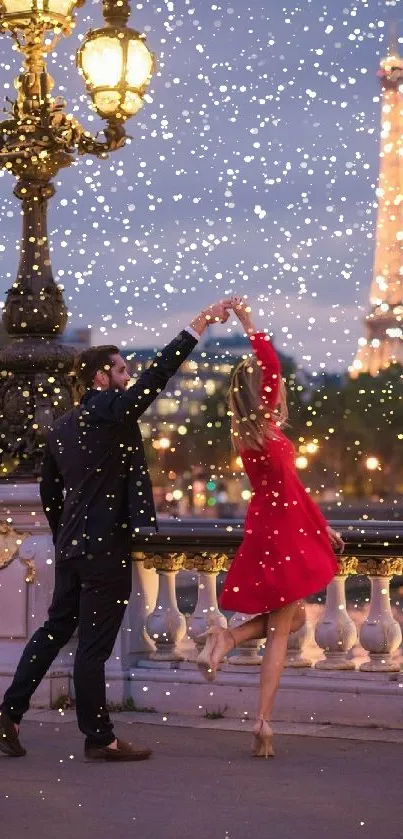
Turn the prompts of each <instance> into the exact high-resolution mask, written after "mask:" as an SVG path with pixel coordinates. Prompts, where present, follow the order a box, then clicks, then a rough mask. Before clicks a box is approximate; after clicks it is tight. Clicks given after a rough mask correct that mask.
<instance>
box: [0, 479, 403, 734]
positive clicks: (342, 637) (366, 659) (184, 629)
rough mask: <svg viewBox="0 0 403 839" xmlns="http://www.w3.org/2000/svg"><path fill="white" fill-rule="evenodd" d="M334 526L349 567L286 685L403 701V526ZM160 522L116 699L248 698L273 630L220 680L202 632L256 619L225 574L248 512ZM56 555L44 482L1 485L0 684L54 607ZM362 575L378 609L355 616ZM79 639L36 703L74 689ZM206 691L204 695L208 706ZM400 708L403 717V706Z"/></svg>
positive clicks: (136, 595) (294, 652)
mask: <svg viewBox="0 0 403 839" xmlns="http://www.w3.org/2000/svg"><path fill="white" fill-rule="evenodd" d="M5 487H6V488H5ZM334 525H335V527H337V529H339V530H341V531H342V534H343V538H344V540H345V542H346V550H345V553H344V555H343V556H342V557H340V558H339V560H338V565H339V573H338V574H337V576H336V577H335V578H334V580H333V581H332V582H331V584H330V585H329V586H328V588H327V592H326V593H324V595H323V603H322V605H321V606H319V607H315V608H316V613H317V616H316V617H315V621H314V623H313V622H312V620H311V619H309V620H307V622H306V623H305V625H304V626H303V627H302V628H301V629H300V630H299V631H298V632H296V633H293V634H292V635H291V636H290V638H289V644H288V655H287V667H286V671H285V676H284V677H283V681H282V684H283V682H284V684H285V685H287V679H288V684H289V685H290V686H291V685H292V684H293V685H296V686H297V688H298V690H300V689H301V688H302V687H304V689H305V688H307V686H308V684H309V685H311V686H312V685H314V687H315V691H316V692H317V691H322V692H323V691H324V690H327V689H330V688H329V686H332V685H333V686H335V685H336V684H337V689H338V690H339V691H341V694H342V695H341V694H340V702H345V703H346V704H345V707H347V705H348V707H350V705H349V704H348V703H349V700H348V694H349V693H351V694H352V693H353V694H354V696H355V697H357V696H358V694H359V693H360V692H362V691H363V689H364V687H365V690H364V693H365V692H366V693H368V691H369V693H371V691H372V692H374V691H375V693H376V692H377V691H378V694H379V691H381V693H382V691H383V693H382V696H383V695H384V694H385V696H386V695H387V694H388V693H389V694H390V692H391V691H392V693H393V695H394V696H398V695H399V702H400V703H401V697H400V691H398V688H400V687H403V683H402V684H401V683H400V677H399V675H398V674H399V672H400V669H401V660H402V654H401V642H402V632H401V628H400V624H399V622H398V621H397V620H396V619H395V617H394V615H393V612H392V608H391V602H390V592H389V588H390V582H391V579H392V578H393V577H395V576H401V575H403V558H402V557H403V526H402V525H400V524H399V523H394V522H374V521H372V522H371V521H370V522H369V521H365V522H361V521H359V522H345V521H344V522H335V523H334ZM160 528H161V529H160V531H159V532H158V534H153V535H140V536H139V537H138V538H137V539H136V542H135V544H134V545H133V548H134V550H133V594H132V598H131V601H130V604H129V607H128V609H127V612H126V616H125V619H124V623H123V625H122V629H121V632H120V633H119V637H118V639H117V642H116V644H115V648H114V650H113V653H112V656H111V658H110V660H109V662H108V664H107V678H108V685H109V690H110V698H111V699H112V700H113V701H114V702H123V701H124V699H125V698H126V699H127V698H128V697H129V696H130V697H132V698H134V699H135V701H136V704H137V705H144V706H148V704H149V697H151V698H152V699H153V703H152V704H153V705H154V706H155V705H159V706H160V710H164V708H168V709H169V710H170V711H171V712H174V710H175V701H176V702H179V699H178V697H179V696H180V697H181V701H182V699H183V696H184V695H185V694H186V695H187V696H188V697H190V700H189V701H190V705H191V707H192V708H196V707H198V708H201V707H202V706H203V707H206V704H208V702H207V700H206V696H207V694H206V690H207V691H208V696H209V697H214V699H213V700H211V702H213V701H218V700H220V696H221V695H222V698H223V702H224V704H225V703H227V695H228V696H230V697H232V699H231V700H230V701H234V702H235V700H234V695H235V694H234V691H235V692H236V691H238V694H237V695H238V698H239V696H240V693H241V692H243V697H244V699H245V702H246V696H247V692H248V690H250V689H251V688H252V687H253V688H254V690H255V689H256V685H257V682H258V674H259V664H260V661H261V649H260V648H261V646H262V644H263V643H264V639H257V640H256V641H250V642H248V643H247V644H245V645H244V646H243V647H241V648H238V649H236V650H235V651H233V653H232V654H231V655H230V656H229V657H228V659H227V661H226V662H225V663H224V664H223V665H222V667H221V669H220V672H219V674H218V678H217V681H216V683H214V686H213V688H212V689H211V686H209V685H206V683H204V682H203V680H202V678H201V676H200V674H199V672H198V670H197V667H196V664H195V658H196V655H197V651H198V649H199V647H200V641H198V636H199V635H200V634H202V633H203V632H204V631H205V630H206V629H208V628H209V626H211V625H212V624H216V623H218V624H220V625H221V626H226V625H227V620H228V621H229V625H230V626H231V625H232V626H235V625H237V624H238V623H240V622H242V621H243V620H245V619H247V618H248V617H249V616H246V615H242V614H235V615H232V616H230V615H224V614H222V613H221V612H220V610H219V607H218V601H217V577H218V576H219V575H222V574H223V573H225V570H226V569H227V568H228V567H229V565H230V563H231V558H232V556H233V554H234V552H235V550H236V548H237V547H238V545H239V543H240V541H241V539H242V522H239V521H219V520H217V521H216V520H211V519H209V520H185V521H183V522H176V521H167V522H160ZM53 561H54V556H53V545H52V540H51V537H50V534H49V531H48V529H47V525H46V521H45V520H44V518H43V514H42V512H41V508H40V503H39V498H38V493H37V487H35V486H33V485H32V486H31V485H25V487H24V485H19V486H17V487H12V486H10V485H3V486H0V693H1V690H2V689H4V688H5V687H6V685H7V684H8V683H9V681H10V678H11V675H12V673H13V671H14V669H15V665H16V662H17V660H18V657H19V655H20V653H21V650H22V648H23V646H24V644H25V642H26V640H27V638H28V637H29V636H30V635H31V634H32V632H33V631H34V630H35V628H36V627H37V626H38V625H40V624H41V623H42V622H43V620H44V619H45V617H46V612H47V608H48V605H49V602H50V595H51V591H52V584H53V568H52V566H53ZM185 575H186V576H185ZM359 575H361V576H362V577H365V578H367V581H368V583H367V585H368V588H369V589H370V590H369V593H368V600H369V608H368V609H367V610H366V612H367V613H366V614H365V615H364V618H363V619H362V620H361V622H360V621H357V620H353V617H354V609H352V608H349V609H348V608H347V599H346V583H347V581H348V580H351V579H352V578H357V577H358V576H359ZM182 578H185V580H186V583H187V584H189V581H190V582H191V583H192V584H193V586H194V592H195V593H196V588H197V602H196V606H195V609H194V611H193V612H192V613H191V614H184V613H183V612H181V610H180V608H179V607H178V592H180V591H182V585H181V580H182ZM364 584H365V581H364ZM352 615H353V617H352ZM74 646H75V641H74V639H72V641H71V642H70V643H69V645H67V647H65V648H64V650H63V651H61V654H60V656H59V657H58V659H57V661H56V662H55V663H54V665H53V667H52V669H51V671H50V673H49V677H48V680H47V682H45V683H44V684H43V685H42V686H41V687H40V688H38V691H37V693H36V695H35V703H36V704H39V705H45V706H46V705H49V704H50V703H51V702H52V701H54V700H55V698H56V697H57V695H59V694H60V693H70V692H71V690H72V685H71V673H72V659H73V656H74ZM337 674H338V675H337ZM394 674H395V675H394ZM336 678H337V679H338V680H337V682H336V681H335V679H336ZM292 679H293V680H294V681H293V682H292ZM307 679H308V680H310V681H307ZM332 680H333V681H332ZM185 683H186V685H187V690H186V691H184V689H182V692H181V693H179V692H178V686H180V685H182V688H183V685H184V684H185ZM157 685H159V686H160V687H159V688H158V690H159V693H158V690H157V688H156V686H157ZM173 686H174V688H175V689H173ZM220 691H221V693H220ZM343 691H344V692H346V691H347V693H343ZM385 691H386V693H385ZM280 693H281V691H280ZM315 695H316V694H315ZM318 695H319V694H318ZM175 696H176V699H175ZM201 696H203V697H204V698H203V699H202V700H201V702H202V704H200V703H199V704H197V703H198V700H199V699H200V697H201ZM140 697H141V701H140ZM158 697H159V698H158ZM162 697H164V698H163V699H162ZM208 701H210V700H208ZM242 701H243V700H242ZM315 701H317V700H315ZM179 704H180V702H179ZM210 704H211V703H210ZM235 704H236V703H235ZM350 704H351V703H350ZM240 707H241V706H240ZM312 707H313V710H312V712H311V713H310V718H311V719H314V718H315V714H316V713H317V712H316V711H315V708H314V706H312ZM356 707H358V705H357V703H356ZM385 707H386V706H385ZM397 707H398V706H397V705H396V708H397ZM399 707H400V706H399ZM178 710H179V709H178ZM187 710H189V709H187ZM237 713H238V711H237ZM245 713H246V712H245ZM350 713H351V711H350ZM385 713H386V712H385V710H383V711H382V714H384V715H385ZM290 714H291V711H290ZM382 714H381V718H382V720H383V716H382ZM322 716H323V715H322ZM339 716H340V710H339ZM367 716H368V715H367ZM401 716H402V720H401V726H402V727H403V711H402V712H401Z"/></svg>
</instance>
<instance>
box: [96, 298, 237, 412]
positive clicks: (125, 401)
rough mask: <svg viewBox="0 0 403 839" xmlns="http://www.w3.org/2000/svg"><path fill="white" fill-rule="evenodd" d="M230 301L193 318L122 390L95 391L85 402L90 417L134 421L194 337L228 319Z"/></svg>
mask: <svg viewBox="0 0 403 839" xmlns="http://www.w3.org/2000/svg"><path fill="white" fill-rule="evenodd" d="M229 308H230V302H229V301H228V302H225V303H224V302H222V303H217V304H215V305H214V306H210V307H209V308H208V309H206V310H205V311H203V312H201V313H200V315H197V317H196V318H194V320H192V321H191V323H190V324H189V331H188V329H184V330H182V332H180V333H179V335H177V337H176V338H174V339H173V341H171V342H170V343H169V344H167V346H166V347H164V349H163V350H160V352H158V353H157V355H156V356H155V358H154V359H153V361H152V362H151V365H150V367H148V369H147V370H145V371H144V373H142V374H141V376H139V378H138V379H137V381H136V382H135V383H134V385H132V387H130V388H128V390H126V391H118V390H116V391H111V390H105V391H99V392H98V393H96V394H94V397H93V398H92V399H91V400H90V401H89V402H87V404H86V409H87V411H88V413H89V414H90V416H91V414H92V413H93V416H94V418H96V419H99V418H103V419H106V420H108V419H109V420H114V421H115V422H116V421H117V422H127V423H129V424H131V423H133V422H135V421H136V420H137V419H139V417H141V415H142V414H144V412H145V411H146V410H147V408H148V407H149V406H150V405H151V403H152V402H154V399H156V398H157V396H159V394H160V393H161V391H162V390H163V389H164V388H165V386H166V385H167V383H168V381H169V379H170V378H171V376H173V375H174V373H176V371H177V370H178V368H179V367H180V366H181V364H183V362H184V361H185V359H186V358H187V357H188V355H189V354H190V353H191V351H192V350H193V349H194V347H195V346H196V344H197V340H198V339H197V338H196V337H195V334H196V335H197V336H198V337H200V335H201V334H202V333H203V332H204V330H205V329H206V327H207V326H208V325H209V324H212V323H225V321H226V320H227V319H228V316H229Z"/></svg>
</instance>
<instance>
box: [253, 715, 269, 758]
mask: <svg viewBox="0 0 403 839" xmlns="http://www.w3.org/2000/svg"><path fill="white" fill-rule="evenodd" d="M252 754H253V757H266V758H267V757H274V749H273V730H272V728H271V727H270V725H269V723H268V722H267V721H266V720H264V719H263V718H259V719H258V720H257V721H256V724H255V725H254V726H253V743H252Z"/></svg>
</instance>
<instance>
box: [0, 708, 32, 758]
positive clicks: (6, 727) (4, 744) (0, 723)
mask: <svg viewBox="0 0 403 839" xmlns="http://www.w3.org/2000/svg"><path fill="white" fill-rule="evenodd" d="M0 752H3V754H5V755H7V756H8V757H24V755H26V753H27V752H26V749H24V746H21V743H20V741H19V738H18V734H17V731H16V728H15V726H14V723H13V721H12V720H11V719H10V717H9V716H8V714H7V713H6V712H5V711H0Z"/></svg>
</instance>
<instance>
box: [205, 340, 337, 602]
mask: <svg viewBox="0 0 403 839" xmlns="http://www.w3.org/2000/svg"><path fill="white" fill-rule="evenodd" d="M251 342H252V346H253V350H254V352H255V355H256V356H257V358H258V359H259V361H260V362H261V364H262V388H261V400H262V403H263V404H265V405H267V407H268V408H269V409H270V411H272V410H273V409H274V408H275V406H276V404H277V398H278V391H279V383H280V377H281V368H280V363H279V360H278V357H277V355H276V352H275V350H274V348H273V346H272V344H271V342H270V339H269V338H268V336H267V335H265V334H264V333H263V332H258V333H255V335H252V336H251ZM241 457H242V461H243V465H244V469H245V472H246V474H247V475H248V478H249V480H250V483H251V485H252V489H253V495H252V499H251V501H250V504H249V507H248V511H247V514H246V519H245V529H244V538H243V542H242V544H241V546H240V547H239V549H238V551H237V552H236V554H235V557H234V559H233V561H232V564H231V567H230V569H229V571H228V574H227V577H226V581H225V586H224V589H223V592H222V594H221V597H220V606H221V607H222V608H223V609H228V610H231V611H235V612H246V613H247V614H251V615H254V614H258V613H262V612H269V611H272V610H275V609H279V608H280V607H281V606H285V605H286V603H292V602H294V601H295V600H300V599H303V598H304V597H307V596H308V595H310V594H314V593H315V592H317V591H320V590H321V589H323V588H325V586H326V585H327V584H328V583H330V581H331V579H332V578H333V577H334V575H335V573H336V572H337V562H336V558H335V555H334V553H333V550H332V547H331V544H330V540H329V536H328V534H327V532H326V526H327V523H326V521H325V519H324V517H323V516H322V513H321V512H320V510H319V509H318V507H317V506H316V504H315V503H314V502H313V501H312V499H311V498H310V497H309V495H308V494H307V492H306V490H305V488H304V486H303V484H302V483H301V481H300V480H299V478H298V476H297V472H296V468H295V462H294V459H295V453H294V447H293V445H292V443H291V442H290V440H288V438H287V437H286V436H285V435H284V434H283V433H282V431H280V429H276V438H275V439H267V440H266V441H265V445H264V449H263V450H256V449H247V450H244V451H242V452H241Z"/></svg>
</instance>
